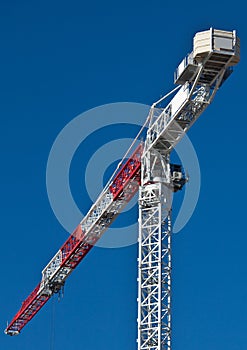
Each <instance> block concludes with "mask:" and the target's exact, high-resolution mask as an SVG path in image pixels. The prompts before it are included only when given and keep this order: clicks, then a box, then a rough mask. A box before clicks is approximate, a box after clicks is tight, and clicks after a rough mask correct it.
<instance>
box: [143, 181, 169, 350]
mask: <svg viewBox="0 0 247 350" xmlns="http://www.w3.org/2000/svg"><path fill="white" fill-rule="evenodd" d="M170 208H171V206H170V190H169V188H168V186H167V185H166V184H164V183H162V182H157V183H153V184H147V185H146V186H141V187H140V192H139V258H138V265H139V274H138V350H171V209H170Z"/></svg>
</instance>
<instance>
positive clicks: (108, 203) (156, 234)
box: [5, 28, 240, 350]
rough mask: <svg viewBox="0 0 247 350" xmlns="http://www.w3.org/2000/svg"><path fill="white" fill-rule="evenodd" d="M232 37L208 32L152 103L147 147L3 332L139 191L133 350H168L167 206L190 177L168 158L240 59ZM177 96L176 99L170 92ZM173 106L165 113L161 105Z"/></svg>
mask: <svg viewBox="0 0 247 350" xmlns="http://www.w3.org/2000/svg"><path fill="white" fill-rule="evenodd" d="M239 50H240V42H239V39H238V38H237V36H236V32H235V31H232V32H227V31H221V30H215V29H212V28H211V29H210V30H209V31H205V32H199V33H197V34H196V35H195V37H194V45H193V51H192V52H191V53H190V54H189V55H188V56H186V57H185V59H184V60H183V61H182V62H181V63H180V65H179V66H178V68H177V70H176V72H175V77H174V78H175V79H174V80H175V83H176V84H178V85H179V86H178V87H177V88H176V89H174V90H173V91H172V92H171V93H169V94H168V95H166V96H165V97H163V98H161V99H160V100H159V101H157V102H156V103H154V104H153V105H152V107H151V109H150V112H149V115H148V118H147V122H148V123H149V125H148V130H147V134H146V139H145V142H144V144H142V143H140V144H139V145H138V147H137V148H136V149H135V151H134V152H133V153H132V155H131V156H130V157H129V159H128V161H127V162H126V163H125V164H124V165H122V166H121V168H120V169H119V171H118V172H117V174H116V175H114V176H113V178H112V179H111V180H110V181H109V183H108V184H107V186H106V188H105V189H104V190H103V192H102V193H101V194H100V196H99V198H98V199H97V201H96V202H95V203H94V204H93V206H92V207H91V208H90V210H89V212H88V214H87V215H86V216H85V217H84V218H83V220H82V221H81V222H80V224H79V225H78V226H77V228H76V229H75V231H74V232H73V233H72V234H71V235H70V237H69V238H68V239H67V241H66V242H65V243H64V244H63V246H62V247H61V248H60V249H59V250H58V252H57V253H56V254H55V256H54V257H53V258H52V259H51V261H50V262H49V263H48V264H47V266H46V267H45V268H44V269H43V271H42V279H41V282H40V283H39V284H38V286H37V287H36V288H35V289H34V291H33V292H32V293H31V294H30V295H29V297H28V298H27V299H26V300H25V301H24V302H23V304H22V306H21V309H20V310H19V311H18V313H17V314H16V315H15V316H14V318H13V320H12V321H11V323H10V324H9V325H8V326H7V328H6V330H5V333H6V334H9V335H16V334H19V333H20V331H21V329H22V328H23V327H24V326H25V325H26V324H27V323H28V322H29V321H30V320H31V319H32V318H33V317H34V316H35V314H36V313H37V312H38V311H39V310H40V309H41V307H42V306H43V305H44V304H45V303H46V302H47V301H48V300H49V299H50V297H51V296H52V295H53V294H54V293H57V292H59V291H60V289H61V288H62V287H63V285H64V283H65V281H66V279H67V277H68V276H69V275H70V273H71V272H72V271H73V270H74V269H75V268H76V266H77V265H78V264H79V263H80V262H81V260H82V259H83V258H84V257H85V255H86V254H87V253H88V252H89V251H90V250H91V249H92V247H93V246H94V244H95V243H96V242H97V241H98V240H99V239H100V237H101V236H102V234H103V233H104V232H105V230H106V229H107V228H108V227H109V226H110V225H111V223H112V222H113V221H114V220H115V219H116V217H117V216H118V215H119V213H120V212H121V211H122V210H123V208H124V207H125V205H126V204H127V203H128V202H129V201H130V199H131V198H132V197H133V196H134V194H135V193H136V192H137V191H138V189H139V257H138V350H171V348H172V342H171V328H172V327H171V318H172V310H171V280H172V276H171V271H172V225H171V203H172V196H173V193H174V192H177V191H178V190H180V189H181V188H182V187H183V185H184V184H185V183H186V181H187V178H186V176H185V174H184V172H183V170H182V168H181V166H178V165H174V164H171V163H170V153H171V152H172V150H173V149H174V147H175V146H176V144H177V143H178V142H179V141H180V140H181V138H182V137H183V136H184V134H185V133H186V132H187V131H188V130H189V128H190V127H191V126H192V125H193V123H194V122H195V121H196V120H197V119H198V117H199V116H200V115H201V114H202V112H203V111H204V110H205V109H206V108H207V106H208V105H209V104H210V103H211V102H212V100H213V98H214V96H215V94H216V92H217V90H218V89H219V87H220V86H221V85H222V83H223V82H224V81H225V80H226V79H227V78H228V76H229V75H230V74H231V72H232V66H233V65H235V64H237V63H238V61H239V59H240V51H239ZM176 90H178V91H177V92H176V94H175V91H176ZM171 94H173V95H174V97H173V98H171V99H170V102H169V103H168V104H166V105H164V106H163V104H164V101H165V100H166V98H167V97H168V96H169V95H171Z"/></svg>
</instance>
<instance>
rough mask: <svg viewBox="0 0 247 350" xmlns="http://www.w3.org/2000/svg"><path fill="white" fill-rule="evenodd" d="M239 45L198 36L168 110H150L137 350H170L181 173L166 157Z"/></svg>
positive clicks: (229, 35)
mask: <svg viewBox="0 0 247 350" xmlns="http://www.w3.org/2000/svg"><path fill="white" fill-rule="evenodd" d="M239 47H240V44H239V39H238V38H237V36H236V32H235V31H232V32H229V31H222V30H215V29H212V28H211V29H210V30H208V31H204V32H200V33H197V34H196V35H195V37H194V47H193V51H192V53H190V54H189V55H188V56H187V57H186V58H185V59H184V60H183V61H182V62H181V64H180V65H179V67H178V69H177V70H176V72H175V79H174V81H175V83H176V84H179V85H181V87H180V88H179V90H178V92H177V93H176V95H175V96H174V97H173V99H172V100H171V101H170V102H169V103H168V105H167V106H165V107H162V104H163V103H164V100H165V98H164V99H160V100H159V101H157V102H156V103H154V104H153V106H152V107H151V109H150V114H149V118H150V124H149V128H148V131H147V137H146V141H145V145H144V152H143V155H142V161H141V163H142V164H141V165H142V169H141V186H140V189H139V257H138V267H139V272H138V350H163V349H164V350H171V348H172V342H171V316H172V314H171V271H172V256H171V249H172V246H171V239H172V226H171V196H172V194H173V192H176V190H177V188H176V186H177V184H179V181H181V180H182V174H179V173H174V172H172V171H171V165H170V153H171V151H172V150H173V148H174V147H175V145H176V144H177V143H178V142H179V141H180V139H181V138H182V137H183V135H184V134H185V133H186V132H187V130H188V129H189V128H190V127H191V126H192V124H193V123H194V122H195V121H196V120H197V118H198V117H199V116H200V115H201V114H202V112H203V111H204V110H205V109H206V107H207V106H208V105H209V104H210V103H211V101H212V100H213V98H214V96H215V93H216V92H217V90H218V88H219V87H220V86H221V84H222V83H223V82H224V81H225V80H226V78H227V77H228V76H229V75H230V73H231V66H233V65H235V64H237V63H238V61H239V58H240V51H239ZM158 105H159V107H157V106H158ZM184 182H185V181H184ZM184 182H183V183H181V186H180V188H181V187H182V185H183V184H184Z"/></svg>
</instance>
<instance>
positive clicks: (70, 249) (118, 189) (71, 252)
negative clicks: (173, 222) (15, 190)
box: [5, 144, 143, 335]
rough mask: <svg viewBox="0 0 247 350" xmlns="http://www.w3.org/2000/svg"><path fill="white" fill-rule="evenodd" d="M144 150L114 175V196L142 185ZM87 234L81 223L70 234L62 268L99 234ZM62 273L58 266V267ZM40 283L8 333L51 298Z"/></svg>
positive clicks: (83, 253) (17, 329) (85, 250)
mask: <svg viewBox="0 0 247 350" xmlns="http://www.w3.org/2000/svg"><path fill="white" fill-rule="evenodd" d="M142 152H143V145H142V144H140V145H139V146H138V147H137V148H136V150H135V152H134V153H133V154H132V155H131V156H130V158H129V159H128V161H127V162H126V163H125V164H124V165H123V166H122V168H121V169H120V171H119V172H118V173H117V175H116V177H115V178H114V180H113V182H112V184H111V186H110V187H109V189H110V191H111V193H112V194H113V200H114V201H116V200H123V199H124V200H125V201H126V202H128V201H129V200H130V199H131V198H132V197H133V196H134V194H135V193H136V192H137V190H138V188H139V185H140V172H141V156H142ZM118 214H119V213H115V214H114V216H113V217H112V218H111V221H110V223H111V222H112V221H113V220H114V219H115V218H116V217H117V215H118ZM84 238H85V236H84V233H83V232H82V228H81V225H80V224H79V225H78V226H77V228H76V229H75V231H74V232H73V233H72V234H71V235H70V236H69V238H68V239H67V240H66V241H65V243H64V244H63V245H62V247H61V248H60V251H61V254H62V262H61V266H60V268H59V269H62V268H63V267H67V268H69V269H72V270H73V269H75V267H76V266H77V265H78V264H79V263H80V262H81V260H82V259H83V258H84V257H85V256H86V254H87V253H88V252H89V251H90V250H91V249H92V248H93V244H95V243H96V242H97V241H98V239H99V238H100V236H97V237H94V238H93V243H92V239H91V240H90V244H89V243H87V242H86V240H84ZM57 273H59V270H58V271H57ZM40 285H41V283H39V284H38V286H37V287H36V288H35V289H34V291H33V292H32V293H31V294H30V295H29V297H28V298H27V299H26V300H25V301H24V302H23V303H22V307H21V309H20V310H19V311H18V313H17V314H16V315H15V316H14V318H13V320H12V321H11V323H10V324H9V325H8V327H7V328H6V330H5V333H7V334H9V335H15V334H18V333H19V332H20V331H21V329H22V328H23V327H24V326H25V325H26V324H27V323H28V322H29V321H30V320H31V319H32V318H33V317H34V316H35V315H36V313H37V312H38V311H39V310H40V309H41V308H42V306H43V305H44V304H45V303H46V302H47V301H48V299H50V297H51V296H52V295H47V294H45V292H44V291H43V292H42V289H41V291H40V293H39V290H40Z"/></svg>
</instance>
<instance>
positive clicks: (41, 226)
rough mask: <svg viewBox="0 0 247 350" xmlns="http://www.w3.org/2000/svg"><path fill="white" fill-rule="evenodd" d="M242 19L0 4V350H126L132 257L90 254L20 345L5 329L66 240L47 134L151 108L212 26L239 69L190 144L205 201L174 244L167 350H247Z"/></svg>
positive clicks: (241, 8)
mask: <svg viewBox="0 0 247 350" xmlns="http://www.w3.org/2000/svg"><path fill="white" fill-rule="evenodd" d="M246 10H247V7H246V4H245V3H244V2H243V1H239V0H237V1H235V2H234V3H230V4H227V3H225V2H223V1H222V2H221V1H219V2H216V1H207V2H206V3H198V2H196V1H190V2H185V1H181V0H179V1H177V2H174V1H173V2H172V1H170V2H167V1H157V0H154V1H151V2H150V1H129V0H126V1H124V2H119V3H116V2H115V1H99V0H96V1H91V2H86V1H84V2H82V1H75V0H71V1H69V2H68V1H63V0H62V1H61V0H60V1H47V0H43V1H35V2H33V1H28V0H26V1H25V0H24V1H22V2H18V1H13V0H8V1H7V0H5V1H4V0H2V1H1V4H0V31H1V44H0V46H1V56H0V62H1V64H0V70H1V74H0V76H1V82H0V89H1V91H0V99H1V103H0V113H1V125H2V127H1V138H0V143H1V173H0V179H1V182H0V183H1V197H0V198H1V239H2V244H1V246H2V249H1V262H2V263H1V266H2V269H1V276H2V278H1V299H0V304H1V305H0V328H1V329H2V332H1V333H0V349H3V350H33V349H35V350H41V349H42V350H44V349H45V350H50V349H51V339H52V338H53V335H52V334H53V331H55V335H54V346H53V348H52V350H54V349H69V350H75V349H76V350H78V349H83V350H96V349H99V348H100V349H102V350H106V349H107V350H116V349H118V350H126V349H128V350H134V349H136V347H137V345H136V336H137V326H136V318H137V303H136V297H137V282H136V277H137V263H136V258H137V246H136V245H132V246H130V247H128V248H122V249H101V248H97V247H96V248H94V249H93V251H91V252H90V254H89V255H88V256H87V258H86V259H85V261H84V262H83V263H82V264H81V265H80V266H79V267H78V268H77V270H76V271H75V272H74V273H73V274H72V275H71V276H70V278H69V279H68V280H67V283H66V287H65V297H64V299H63V300H62V301H61V302H60V303H58V302H57V301H55V302H54V304H55V305H53V301H50V302H49V303H48V304H47V305H46V306H45V307H44V308H43V309H42V310H41V311H40V312H39V314H38V315H37V316H36V317H35V318H34V319H33V320H32V321H31V322H30V324H29V325H27V326H26V327H25V328H24V330H23V332H22V333H21V335H19V336H18V337H13V338H10V337H7V336H6V335H4V333H3V330H4V328H5V326H6V321H7V320H9V321H10V320H11V319H12V317H13V315H14V314H15V313H16V312H17V311H18V309H19V307H20V305H21V302H22V301H23V300H24V299H25V298H26V297H27V295H28V294H29V292H31V291H32V289H33V288H34V287H35V286H36V284H37V283H38V282H39V280H40V277H41V270H42V269H43V267H44V266H45V265H46V263H47V262H48V261H49V259H50V258H51V257H52V256H53V254H54V253H55V252H56V251H57V249H58V248H59V247H60V245H61V244H62V243H63V241H64V240H65V239H66V238H67V237H68V234H67V232H66V231H65V230H64V229H63V228H62V227H61V225H60V224H59V222H58V221H57V219H56V217H55V216H54V214H53V212H52V210H51V208H50V204H49V201H48V198H47V193H46V184H45V172H46V162H47V158H48V155H49V151H50V148H51V146H52V144H53V141H54V139H55V138H56V136H57V134H58V133H59V132H60V130H61V129H62V128H63V127H64V126H65V125H66V124H67V123H68V122H69V121H70V120H72V119H73V118H74V117H75V116H77V115H78V114H79V113H81V112H84V111H86V110H88V109H89V108H92V107H96V106H99V105H102V104H106V103H111V102H121V101H129V102H140V103H144V104H151V103H152V102H153V101H155V100H156V99H158V98H159V97H160V95H161V94H163V93H164V92H166V91H168V90H169V89H171V88H172V87H173V72H174V70H175V68H176V65H177V64H178V63H179V62H180V60H181V59H182V58H183V57H184V56H185V55H186V54H187V53H188V52H190V51H191V49H192V38H193V36H194V34H195V32H197V31H200V30H205V29H208V28H209V27H211V26H213V27H215V28H219V29H226V30H232V29H236V30H237V31H238V34H239V36H240V37H241V40H242V52H241V63H240V64H239V65H238V67H236V69H235V71H234V74H232V76H231V77H230V78H229V80H228V81H227V82H226V83H225V84H224V85H223V86H222V89H220V91H219V92H218V94H217V96H216V98H215V100H214V102H213V104H212V105H211V106H210V107H209V108H208V110H207V111H206V112H205V113H204V114H203V116H202V117H201V118H200V119H199V121H198V122H197V123H196V124H195V125H194V126H193V128H192V129H191V130H190V132H189V136H190V139H191V140H192V141H193V144H194V147H195V149H196V151H197V155H198V158H199V161H200V167H201V172H202V188H201V193H200V198H199V202H198V205H197V208H196V211H195V213H194V215H193V217H192V219H191V220H190V222H189V223H188V225H187V226H186V227H185V228H184V230H183V232H181V233H180V234H178V235H176V236H174V247H173V252H174V254H173V266H174V268H173V349H174V350H180V349H183V350H198V349H200V350H208V349H210V350H219V349H222V350H245V349H246V348H247V345H246V344H247V332H246V327H247V301H246V300H247V277H246V276H247V274H246V266H247V263H246V246H247V236H246V233H247V230H246V224H245V218H246V184H245V182H246V171H247V166H246V93H245V86H246V63H245V60H246V44H245V42H246V35H247V29H246ZM79 183H80V180H79V178H78V188H79ZM75 187H76V185H75V184H73V188H74V189H75ZM78 198H79V196H78ZM81 200H83V192H82V193H81ZM53 306H54V307H55V320H54V324H55V327H54V328H53V327H52V312H53V311H52V309H53Z"/></svg>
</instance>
